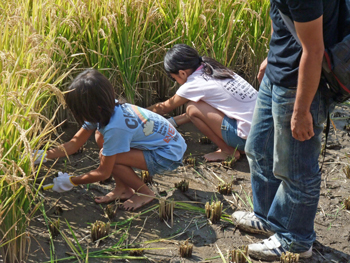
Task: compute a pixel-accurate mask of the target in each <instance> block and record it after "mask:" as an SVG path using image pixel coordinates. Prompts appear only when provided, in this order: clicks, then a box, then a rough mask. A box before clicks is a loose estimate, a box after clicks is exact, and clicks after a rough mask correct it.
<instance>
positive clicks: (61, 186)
mask: <svg viewBox="0 0 350 263" xmlns="http://www.w3.org/2000/svg"><path fill="white" fill-rule="evenodd" d="M71 177H72V176H71V175H69V174H67V173H62V172H58V177H56V178H54V179H53V187H52V190H53V191H55V192H59V193H62V192H66V191H69V190H71V189H72V188H73V187H74V186H76V185H74V184H73V182H72V180H71Z"/></svg>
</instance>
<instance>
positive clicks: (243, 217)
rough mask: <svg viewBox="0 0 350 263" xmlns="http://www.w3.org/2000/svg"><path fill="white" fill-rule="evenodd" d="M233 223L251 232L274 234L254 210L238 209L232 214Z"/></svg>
mask: <svg viewBox="0 0 350 263" xmlns="http://www.w3.org/2000/svg"><path fill="white" fill-rule="evenodd" d="M232 219H233V223H234V224H235V225H236V226H237V227H238V228H239V229H242V230H244V231H247V232H249V233H256V234H262V235H266V236H272V235H273V234H274V233H273V232H272V231H270V230H269V229H267V228H266V227H265V226H264V224H263V222H262V221H261V220H260V219H259V218H257V217H256V216H255V214H254V213H253V212H243V211H237V212H234V213H233V214H232Z"/></svg>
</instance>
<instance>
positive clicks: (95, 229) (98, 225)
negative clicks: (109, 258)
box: [91, 220, 110, 242]
mask: <svg viewBox="0 0 350 263" xmlns="http://www.w3.org/2000/svg"><path fill="white" fill-rule="evenodd" d="M109 229H110V225H109V222H108V223H104V222H102V221H99V220H96V222H95V223H93V224H92V226H91V239H92V242H94V241H96V240H99V239H101V238H103V237H105V236H108V234H109Z"/></svg>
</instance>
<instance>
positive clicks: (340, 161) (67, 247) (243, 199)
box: [28, 106, 350, 263]
mask: <svg viewBox="0 0 350 263" xmlns="http://www.w3.org/2000/svg"><path fill="white" fill-rule="evenodd" d="M348 112H349V111H348V108H347V107H346V106H342V107H338V108H337V109H336V110H335V112H334V114H333V122H334V125H335V126H334V127H333V125H332V127H331V131H330V134H329V139H328V143H327V152H326V158H325V162H324V165H323V174H322V186H321V198H320V202H319V207H318V212H317V215H316V220H315V229H316V234H317V240H316V242H315V243H314V247H313V257H312V258H311V259H308V260H306V261H299V262H308V263H316V262H338V263H348V262H350V245H349V242H350V224H349V222H350V211H348V210H346V209H345V208H344V200H345V199H346V198H349V195H350V191H349V190H350V184H349V180H350V179H348V178H347V177H346V175H345V173H344V171H343V169H344V168H345V167H346V166H347V165H349V163H350V161H349V157H350V132H349V131H347V130H346V129H345V126H346V125H348V124H349V113H348ZM335 128H336V129H335ZM76 130H77V127H75V126H74V125H70V127H69V128H66V129H65V130H64V132H65V135H64V137H63V139H64V140H68V139H70V138H71V137H72V135H73V134H74V133H75V131H76ZM179 130H180V132H181V133H182V134H183V136H184V138H185V139H186V141H187V144H188V149H187V152H186V155H185V158H187V157H194V158H195V164H185V165H184V166H183V167H180V168H178V169H177V170H175V171H173V172H169V173H166V174H162V175H155V176H154V177H153V184H152V189H153V190H154V192H155V193H156V194H157V196H158V198H166V199H167V200H173V201H174V202H175V208H174V213H173V224H172V222H171V219H169V220H166V221H164V220H160V218H159V208H158V204H159V199H155V200H154V201H152V202H151V203H150V204H148V205H146V206H145V207H143V208H141V209H139V210H137V211H135V212H129V211H123V210H122V209H120V208H119V209H117V210H116V213H115V215H114V216H112V218H111V219H110V220H109V219H108V217H107V216H106V213H105V208H106V206H107V205H106V204H102V205H99V204H96V203H95V202H94V197H95V196H100V195H104V194H106V193H108V192H109V191H111V190H112V189H113V188H114V181H113V180H112V181H111V182H107V183H104V184H101V183H94V184H90V185H88V186H87V185H83V186H78V187H75V188H74V189H73V190H71V191H69V192H65V193H56V192H53V191H50V190H48V191H44V192H42V197H43V206H42V209H41V210H42V211H41V212H38V213H37V214H36V216H35V217H34V218H33V219H32V221H31V224H30V227H29V231H30V234H31V248H30V251H31V253H30V257H29V260H28V262H45V261H50V258H51V259H55V260H61V262H117V261H118V262H213V263H215V262H224V261H223V259H222V258H221V257H220V253H222V254H223V256H224V257H225V259H226V262H229V261H228V260H227V257H226V256H227V253H228V251H230V250H233V249H237V248H239V247H241V246H244V245H248V244H250V243H252V242H257V241H259V240H261V239H263V238H264V237H262V236H259V235H252V234H248V233H245V232H243V231H240V230H238V229H236V227H235V225H234V224H233V223H232V222H231V221H230V215H231V214H232V213H233V212H234V211H236V210H245V211H252V207H251V205H250V204H251V201H252V194H251V185H250V174H249V166H248V162H247V159H246V157H245V156H242V158H241V159H239V160H238V161H237V162H236V163H235V164H234V165H233V167H232V168H231V167H229V166H227V165H222V164H221V163H218V162H214V163H206V162H205V161H204V159H203V157H202V156H203V154H205V153H208V152H210V151H214V150H216V146H215V145H213V144H202V143H200V142H199V139H200V138H201V137H202V135H201V134H200V133H199V131H198V130H197V129H196V128H195V127H194V126H193V125H192V124H186V125H184V126H181V128H179ZM320 160H322V159H321V158H320ZM98 163H99V160H98V149H97V146H96V144H95V142H94V138H93V137H91V138H90V139H89V141H88V142H87V144H86V145H85V147H84V150H83V152H81V153H78V154H75V155H72V156H71V157H70V158H69V160H68V159H66V158H61V159H60V160H58V161H57V163H56V164H55V165H54V166H53V167H52V168H50V166H51V165H52V164H53V162H47V163H46V164H45V167H44V169H43V174H44V171H46V172H47V174H48V175H49V176H48V177H47V178H46V180H45V184H47V183H50V182H52V180H53V178H54V176H55V173H56V172H57V171H65V172H68V173H70V174H72V175H79V174H82V173H84V172H87V171H89V170H91V169H94V168H96V167H97V166H98ZM137 173H138V174H141V171H137ZM349 178H350V173H349ZM184 179H185V180H187V181H188V182H189V189H188V191H185V192H182V191H181V190H179V189H177V188H175V183H179V182H180V181H181V180H184ZM222 181H224V182H227V183H231V182H232V190H233V192H232V194H229V195H223V194H220V193H219V192H218V190H217V187H218V185H219V184H220V183H222ZM212 201H221V202H222V204H223V215H224V217H223V218H222V219H221V220H220V222H218V223H215V224H213V223H211V222H210V220H208V219H207V217H206V215H205V212H204V207H205V204H206V202H212ZM43 211H44V213H45V215H46V217H45V216H44V215H43ZM58 218H60V234H58V235H57V236H56V237H54V238H53V239H52V240H51V239H50V235H49V231H48V227H47V225H48V223H47V222H46V221H47V220H49V219H51V220H57V219H58ZM225 219H226V220H225ZM96 220H100V221H103V222H110V224H111V227H110V233H112V234H111V235H109V236H108V237H107V238H105V239H103V240H100V241H95V242H93V241H92V240H91V234H90V233H91V230H90V229H91V224H92V223H94V222H96ZM186 240H188V242H189V243H191V244H193V253H192V257H190V258H186V259H185V258H181V257H180V255H179V246H180V245H181V244H182V243H183V242H184V241H186ZM50 247H51V249H50ZM118 248H120V249H124V251H121V250H120V249H118ZM135 248H138V249H144V251H143V253H139V254H142V257H143V258H137V257H138V256H137V255H136V256H135V254H137V253H135V252H134V253H131V252H130V251H129V250H125V249H135ZM50 250H51V252H50ZM86 251H88V255H87V256H86ZM50 253H51V256H50ZM124 255H134V257H136V258H135V259H131V258H129V259H122V258H120V257H123V256H124ZM52 262H54V260H53V261H52ZM251 262H259V261H254V260H252V259H251Z"/></svg>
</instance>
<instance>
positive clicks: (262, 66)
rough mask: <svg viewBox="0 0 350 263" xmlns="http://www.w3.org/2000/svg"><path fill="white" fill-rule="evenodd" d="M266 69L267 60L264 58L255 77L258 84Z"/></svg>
mask: <svg viewBox="0 0 350 263" xmlns="http://www.w3.org/2000/svg"><path fill="white" fill-rule="evenodd" d="M266 67H267V58H265V59H264V61H263V62H262V63H261V64H260V68H259V73H258V76H257V79H258V81H259V83H261V81H262V79H263V77H264V75H265V70H266Z"/></svg>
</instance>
